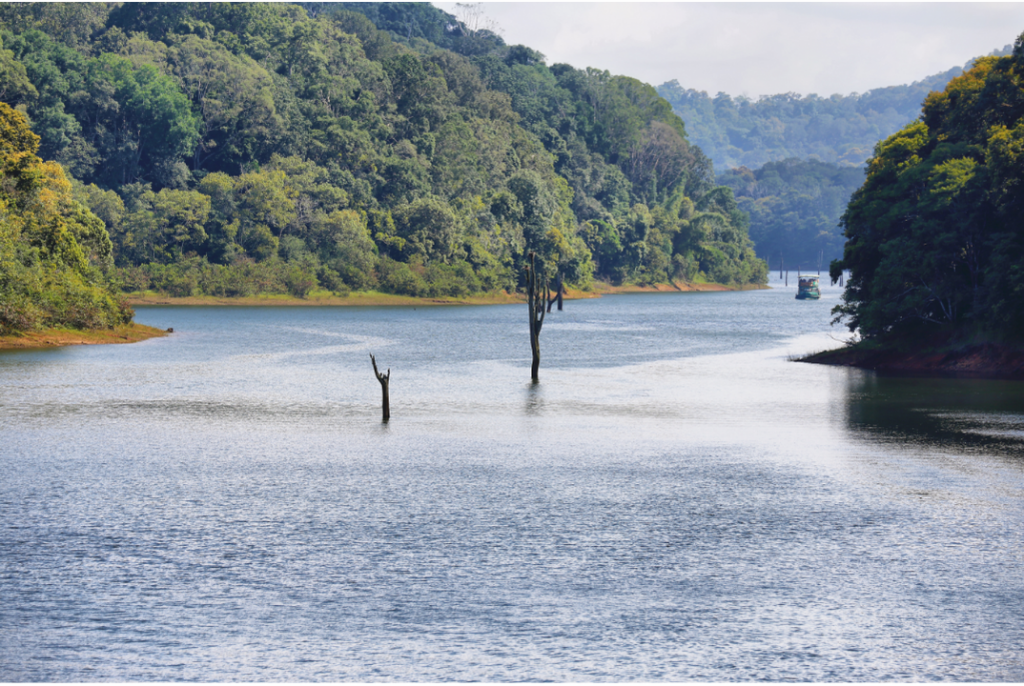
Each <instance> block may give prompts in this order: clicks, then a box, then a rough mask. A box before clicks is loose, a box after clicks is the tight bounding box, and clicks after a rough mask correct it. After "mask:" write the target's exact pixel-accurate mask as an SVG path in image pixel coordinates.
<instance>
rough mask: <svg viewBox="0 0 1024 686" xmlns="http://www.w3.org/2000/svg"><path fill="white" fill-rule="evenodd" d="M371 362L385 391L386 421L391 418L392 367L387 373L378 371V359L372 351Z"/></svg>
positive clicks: (382, 389) (381, 387)
mask: <svg viewBox="0 0 1024 686" xmlns="http://www.w3.org/2000/svg"><path fill="white" fill-rule="evenodd" d="M370 362H372V363H373V373H374V375H375V376H376V377H377V381H380V389H381V391H383V393H384V421H385V422H386V421H388V420H389V419H391V396H390V395H389V393H388V384H389V383H390V382H391V369H390V368H388V373H387V374H381V373H380V372H379V371H377V360H375V359H374V357H373V353H370Z"/></svg>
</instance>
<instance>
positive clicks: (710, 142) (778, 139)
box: [657, 45, 1013, 172]
mask: <svg viewBox="0 0 1024 686" xmlns="http://www.w3.org/2000/svg"><path fill="white" fill-rule="evenodd" d="M1012 49H1013V48H1012V46H1011V45H1007V46H1005V47H1004V48H1003V49H1002V50H996V51H994V52H992V53H991V54H992V55H994V56H997V57H998V56H1004V55H1008V54H1010V53H1011V52H1012ZM973 63H974V60H971V61H970V62H968V63H967V64H966V65H964V67H953V68H951V69H948V70H946V71H944V72H941V73H939V74H933V75H932V76H928V77H926V78H924V79H921V80H920V81H915V82H914V83H912V84H910V85H902V86H888V87H885V88H875V89H872V90H870V91H868V92H866V93H862V94H851V95H845V96H844V95H838V94H836V95H831V96H829V97H824V98H823V97H820V96H818V95H816V94H810V95H805V96H801V95H799V94H797V93H780V94H776V95H770V96H767V97H763V98H761V99H759V100H756V101H755V100H751V99H749V98H745V97H743V96H738V97H736V98H733V97H731V96H729V95H727V94H726V93H719V94H718V95H716V96H714V97H711V96H709V95H708V94H707V92H705V91H697V90H694V89H688V88H684V87H683V86H682V85H680V83H679V81H678V80H673V81H669V82H667V83H664V84H662V85H661V86H659V87H658V89H657V90H658V94H659V95H661V97H663V98H665V99H666V100H667V101H668V102H669V103H671V104H672V108H673V110H674V111H675V112H676V114H678V115H679V116H680V118H682V120H683V121H684V122H685V123H686V132H687V135H688V137H689V139H690V141H691V142H692V143H694V144H696V145H698V146H699V147H700V148H701V150H703V151H704V154H706V155H707V156H708V157H710V158H711V160H712V161H713V162H714V165H715V168H716V170H717V171H719V172H722V171H724V170H726V169H731V168H736V167H748V168H751V169H753V168H757V167H760V166H762V165H764V164H765V163H767V162H771V161H778V160H784V159H792V158H798V159H812V160H820V161H822V162H831V163H834V164H838V165H840V166H854V167H858V166H862V165H863V164H864V163H865V161H866V160H867V159H868V158H869V157H870V156H871V154H872V150H873V149H874V146H875V143H877V142H878V141H880V140H883V139H885V138H887V137H888V136H890V135H892V134H893V133H895V132H896V131H898V130H899V129H900V128H901V127H903V126H904V125H906V124H907V123H908V122H910V121H913V120H914V119H917V118H918V116H919V115H920V114H921V104H922V103H923V102H924V99H925V97H926V96H927V95H928V93H930V92H932V91H935V90H939V91H941V90H942V89H943V88H945V87H946V84H947V83H949V82H950V80H952V79H953V78H955V77H957V76H960V75H961V74H962V73H964V70H965V69H970V68H971V66H972V65H973Z"/></svg>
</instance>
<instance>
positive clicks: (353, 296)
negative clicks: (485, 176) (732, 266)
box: [125, 281, 768, 307]
mask: <svg viewBox="0 0 1024 686" xmlns="http://www.w3.org/2000/svg"><path fill="white" fill-rule="evenodd" d="M765 288H768V286H725V285H722V284H717V283H676V284H656V285H652V286H636V285H624V286H613V285H611V284H608V283H604V282H600V281H596V282H594V286H593V290H590V291H581V290H576V289H571V288H570V289H566V292H565V295H564V296H563V299H564V300H585V299H590V298H600V297H601V296H603V295H616V294H621V293H706V292H719V291H745V290H761V289H765ZM125 298H126V299H127V301H128V304H129V305H131V306H132V307H136V306H143V307H160V306H174V307H182V306H184V307H193V306H199V307H202V306H225V305H228V306H232V307H286V306H287V307H292V306H297V307H317V306H320V307H429V306H434V305H518V304H523V303H525V302H526V296H525V295H522V294H518V293H507V292H506V291H498V292H496V293H485V294H480V295H472V296H466V297H462V298H458V297H447V296H446V297H437V298H420V297H415V296H411V295H394V294H391V293H378V292H376V291H354V292H352V293H350V294H348V295H335V294H333V293H330V292H327V291H320V292H314V293H313V294H311V295H310V296H308V297H306V298H297V297H295V296H291V295H257V296H248V297H237V298H233V297H224V296H215V295H193V296H186V297H178V296H171V295H161V294H159V293H154V292H146V293H126V294H125Z"/></svg>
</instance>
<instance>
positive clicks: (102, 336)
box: [0, 322, 167, 350]
mask: <svg viewBox="0 0 1024 686" xmlns="http://www.w3.org/2000/svg"><path fill="white" fill-rule="evenodd" d="M166 335H167V332H166V331H164V330H163V329H157V328H155V327H152V326H145V325H143V324H136V323H134V322H133V323H131V324H126V325H125V326H118V327H116V328H114V329H99V330H87V331H80V330H78V329H43V330H42V331H30V332H29V333H26V334H23V335H20V336H0V350H16V349H27V348H58V347H63V346H65V345H100V344H105V343H137V342H139V341H144V340H146V339H148V338H158V337H160V336H166Z"/></svg>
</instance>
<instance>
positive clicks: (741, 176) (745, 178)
mask: <svg viewBox="0 0 1024 686" xmlns="http://www.w3.org/2000/svg"><path fill="white" fill-rule="evenodd" d="M718 181H719V183H721V184H722V185H724V186H728V187H730V188H732V189H733V192H734V193H735V195H736V202H737V204H738V205H739V208H740V209H741V210H742V211H744V212H746V213H747V214H748V215H749V216H750V238H751V240H753V241H754V245H755V246H756V249H757V255H758V257H761V258H763V259H765V260H767V261H768V263H769V264H775V265H778V264H780V262H783V263H785V264H788V265H790V266H792V267H793V268H803V269H805V270H809V269H812V268H813V267H815V266H816V265H819V264H824V265H826V266H827V265H828V264H829V262H831V261H832V260H833V259H837V258H839V257H842V254H843V243H844V242H845V239H844V238H843V235H842V229H840V227H839V220H840V218H841V217H842V214H843V212H844V211H845V210H846V204H847V203H848V202H849V200H850V196H851V195H853V192H854V191H855V190H857V188H859V187H860V185H861V184H862V183H863V182H864V170H863V169H860V168H858V167H841V166H839V165H836V164H829V163H826V162H818V161H816V160H803V161H802V160H796V159H790V160H782V161H780V162H769V163H768V164H766V165H764V166H763V167H761V168H760V169H756V170H750V169H747V168H746V167H740V168H738V169H729V170H728V171H725V172H724V173H722V174H719V175H718Z"/></svg>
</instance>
